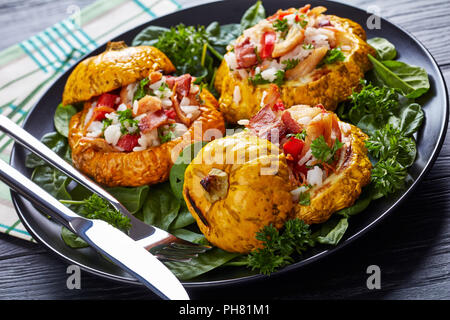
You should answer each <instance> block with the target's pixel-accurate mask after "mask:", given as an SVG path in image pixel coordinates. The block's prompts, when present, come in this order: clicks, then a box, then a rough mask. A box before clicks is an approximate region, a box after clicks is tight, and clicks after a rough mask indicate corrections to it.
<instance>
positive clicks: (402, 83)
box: [368, 54, 430, 99]
mask: <svg viewBox="0 0 450 320" xmlns="http://www.w3.org/2000/svg"><path fill="white" fill-rule="evenodd" d="M368 57H369V60H370V61H371V62H372V64H373V66H374V70H375V73H376V74H377V76H378V78H379V79H380V80H381V81H383V83H384V84H385V85H386V86H388V87H391V88H396V89H398V90H400V92H401V93H402V94H403V95H404V96H406V97H407V98H411V99H415V98H418V97H420V96H422V95H423V94H424V93H426V92H427V91H428V89H429V88H430V83H429V80H428V74H427V72H426V71H425V69H423V68H421V67H418V66H413V65H409V64H407V63H404V62H401V61H393V60H386V61H382V62H380V61H378V60H377V59H375V58H374V57H373V56H372V55H370V54H369V55H368Z"/></svg>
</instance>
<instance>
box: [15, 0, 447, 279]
mask: <svg viewBox="0 0 450 320" xmlns="http://www.w3.org/2000/svg"><path fill="white" fill-rule="evenodd" d="M253 3H254V1H253V0H251V1H244V0H230V1H224V2H215V3H209V4H205V5H202V6H198V7H194V8H190V9H187V10H183V11H179V12H176V13H173V14H170V15H167V16H165V17H162V18H159V19H156V20H153V21H151V22H149V23H146V24H144V25H142V26H140V27H137V28H135V29H133V30H130V31H128V32H126V33H124V34H122V35H120V36H118V37H117V38H115V39H112V40H124V41H125V42H127V43H128V44H130V43H131V41H132V39H133V38H134V36H136V35H137V34H138V33H139V32H140V31H141V30H142V29H143V28H145V27H147V26H149V25H159V26H164V27H170V26H173V25H176V24H178V23H180V22H183V23H184V24H186V25H198V24H203V25H208V24H209V23H211V22H212V21H218V22H220V23H221V24H225V23H236V22H237V23H238V22H239V20H240V17H241V16H242V14H243V13H244V12H245V10H246V9H247V8H248V7H249V6H251V5H252V4H253ZM306 3H311V4H312V5H313V6H316V5H324V6H326V7H327V8H328V13H330V14H335V15H338V16H341V17H346V18H350V19H352V20H354V21H356V22H358V23H359V24H361V25H362V26H363V27H364V28H365V29H366V31H367V36H368V38H372V37H384V38H387V39H388V40H390V41H391V42H392V43H394V44H395V46H396V48H397V50H398V52H399V59H400V60H402V61H404V62H407V63H410V64H413V65H419V66H422V67H424V68H425V69H426V70H427V72H428V74H429V77H430V84H431V89H430V91H429V92H428V93H427V94H426V95H424V96H423V97H421V99H420V100H419V101H418V102H419V103H420V104H421V105H422V106H423V109H424V112H425V123H424V125H423V127H422V128H421V130H420V132H419V133H418V135H417V149H418V156H417V160H416V161H415V163H414V165H413V166H412V167H411V168H410V170H409V173H410V175H411V177H412V179H413V182H412V183H411V184H410V185H409V186H408V189H407V190H405V192H403V193H402V194H401V195H399V196H397V197H393V198H389V199H382V200H377V201H374V202H373V203H371V205H370V207H369V208H368V209H367V210H366V211H365V212H364V213H361V214H359V215H357V216H355V217H353V218H352V219H351V222H350V226H349V229H348V231H347V233H346V235H345V237H344V239H343V240H342V241H341V243H340V244H339V245H338V246H336V247H321V248H314V249H312V250H311V251H309V252H308V255H306V256H305V257H304V259H303V260H301V261H298V262H296V263H294V264H292V265H290V266H288V267H285V268H284V269H282V270H280V271H278V272H277V274H281V273H285V272H287V271H289V270H294V269H300V268H301V267H303V266H305V265H307V264H310V263H312V262H315V261H318V260H320V259H321V258H323V257H325V256H327V255H330V254H332V253H334V252H336V251H338V250H339V249H341V248H343V247H345V246H346V245H347V244H349V243H350V242H352V241H354V240H355V239H357V238H358V237H360V236H361V235H363V234H365V233H367V232H368V231H369V230H370V229H372V228H373V227H374V226H375V225H376V224H377V223H379V222H380V221H381V220H382V219H383V218H384V217H386V216H387V215H388V214H389V213H391V212H392V211H393V210H394V209H395V207H396V206H397V205H398V204H399V203H400V202H401V201H404V200H405V199H406V196H407V195H408V194H409V193H410V192H411V191H412V189H413V188H414V187H415V186H416V185H417V183H418V182H419V181H420V180H421V179H422V178H423V177H424V175H425V173H426V172H427V171H428V170H429V169H430V168H431V166H432V164H433V163H434V160H435V159H436V157H437V155H438V153H439V150H440V148H441V145H442V143H443V141H444V137H445V133H446V127H447V121H448V98H447V92H446V86H445V83H444V79H443V77H442V74H441V72H440V70H439V67H438V66H437V64H436V62H435V61H434V59H433V57H432V56H431V55H430V53H429V52H428V51H427V50H426V49H425V47H424V46H423V45H422V44H421V43H420V42H418V41H417V40H416V39H415V38H414V37H413V36H411V35H410V34H409V33H407V32H405V31H404V30H402V29H401V28H399V27H397V26H395V25H393V24H392V23H390V22H388V21H386V20H384V19H382V20H381V29H379V30H367V28H366V27H365V26H366V21H367V19H368V18H369V16H370V14H368V13H367V12H365V11H363V10H361V9H358V8H354V7H351V6H348V5H345V4H341V3H335V2H330V1H307V2H304V4H306ZM302 5H303V4H302V1H298V0H295V1H288V0H273V1H264V6H265V8H266V12H267V14H268V15H270V14H272V13H274V12H275V11H276V10H277V9H279V8H289V7H300V6H302ZM103 50H104V46H101V47H99V48H98V49H96V50H95V51H93V52H92V53H90V54H89V55H96V54H99V53H100V52H102V51H103ZM72 69H73V68H72ZM72 69H70V70H68V71H67V72H65V74H64V75H62V76H61V77H60V78H59V79H58V80H57V81H56V82H55V83H54V84H53V86H51V88H50V89H49V90H48V91H47V92H46V93H45V94H44V95H43V97H42V98H41V99H40V100H39V102H38V103H37V104H36V106H35V107H34V108H33V109H32V110H31V112H30V113H29V115H28V117H27V119H26V120H25V122H24V128H25V129H26V130H27V131H28V132H30V133H31V134H33V135H34V136H36V137H38V138H40V137H42V136H43V135H44V134H45V133H47V132H50V131H54V127H53V121H52V119H53V114H54V111H55V108H56V106H57V105H58V104H59V102H60V100H61V96H62V92H63V88H64V84H65V82H66V80H67V77H68V75H69V74H70V72H71V71H72ZM25 156H26V152H25V150H24V149H23V148H22V147H20V146H17V145H15V146H14V149H13V152H12V156H11V164H12V165H13V166H14V167H15V168H17V169H18V170H20V171H21V172H24V173H26V174H27V175H28V176H30V175H31V172H30V170H28V169H27V168H26V167H25V161H24V159H25ZM12 198H13V202H14V205H15V207H16V210H17V212H18V214H19V217H20V219H21V220H22V223H23V224H24V225H25V227H26V228H27V230H28V231H29V232H30V234H31V235H32V236H33V237H34V238H35V239H36V240H38V241H39V242H40V243H42V244H44V245H45V246H46V247H47V248H49V249H50V250H51V251H52V252H54V253H56V254H57V255H58V256H59V257H61V258H63V259H65V260H66V261H68V262H69V263H71V264H77V265H79V266H80V267H81V268H82V269H84V270H86V271H89V272H92V273H94V274H97V275H100V276H103V277H107V278H109V279H113V280H118V281H123V282H129V283H137V282H136V280H134V279H133V278H132V277H130V276H129V275H128V274H126V273H124V272H123V271H121V270H120V269H119V268H117V267H115V266H114V265H112V264H111V263H109V262H107V261H106V260H105V259H103V258H102V257H100V256H99V255H98V254H97V253H96V252H94V251H93V250H92V249H90V248H85V249H77V250H75V249H71V248H69V247H68V246H66V245H65V244H64V242H63V241H62V240H61V238H60V226H59V225H57V224H55V223H53V222H51V221H50V220H48V219H47V218H45V217H44V216H43V215H42V214H40V213H39V212H38V211H37V210H36V209H35V208H34V207H33V206H32V205H31V204H30V203H29V202H27V201H26V200H24V199H23V198H22V197H20V196H18V195H17V194H15V193H12ZM263 278H264V276H262V275H258V274H252V273H251V272H249V271H248V270H246V269H240V268H225V269H218V270H215V271H212V272H211V273H207V274H205V275H203V276H202V277H201V278H198V279H196V280H193V281H190V282H185V283H184V284H185V286H186V287H200V286H208V287H212V286H221V285H225V284H231V283H244V282H247V281H251V280H257V279H263Z"/></svg>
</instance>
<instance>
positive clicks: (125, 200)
mask: <svg viewBox="0 0 450 320" xmlns="http://www.w3.org/2000/svg"><path fill="white" fill-rule="evenodd" d="M106 190H107V191H108V192H109V193H111V194H112V195H113V196H114V197H115V198H116V199H117V200H119V202H120V203H121V204H123V205H124V206H125V207H126V208H127V209H128V211H130V212H131V213H133V214H134V213H136V212H138V211H139V210H141V208H142V206H143V205H144V202H145V200H146V199H147V195H148V191H149V186H142V187H135V188H128V187H114V188H106Z"/></svg>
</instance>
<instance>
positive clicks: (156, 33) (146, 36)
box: [131, 26, 169, 46]
mask: <svg viewBox="0 0 450 320" xmlns="http://www.w3.org/2000/svg"><path fill="white" fill-rule="evenodd" d="M167 31H169V29H167V28H164V27H159V26H149V27H147V28H145V29H144V30H142V31H141V32H139V34H138V35H137V36H136V37H135V38H134V39H133V42H132V44H131V45H132V46H144V45H145V46H153V45H155V44H156V43H157V42H158V38H159V37H160V36H161V35H162V34H163V33H164V32H167Z"/></svg>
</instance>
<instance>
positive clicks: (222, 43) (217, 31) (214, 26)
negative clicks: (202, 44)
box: [206, 21, 241, 55]
mask: <svg viewBox="0 0 450 320" xmlns="http://www.w3.org/2000/svg"><path fill="white" fill-rule="evenodd" d="M206 32H207V33H208V34H209V37H208V43H209V44H210V45H211V46H212V47H213V48H214V49H215V50H216V51H217V52H219V53H220V54H221V55H224V54H225V53H226V52H227V49H226V48H227V46H228V45H229V44H230V42H231V41H233V40H234V39H236V38H237V37H239V36H240V34H241V26H240V25H239V24H237V23H230V24H225V25H222V26H221V25H219V23H218V22H217V21H215V22H212V23H211V24H210V25H209V26H208V27H207V28H206Z"/></svg>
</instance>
